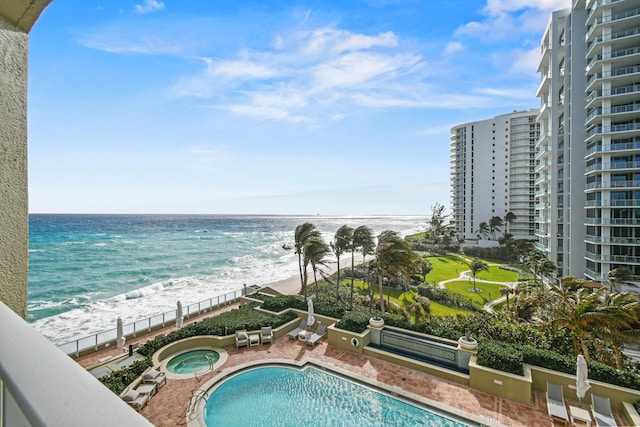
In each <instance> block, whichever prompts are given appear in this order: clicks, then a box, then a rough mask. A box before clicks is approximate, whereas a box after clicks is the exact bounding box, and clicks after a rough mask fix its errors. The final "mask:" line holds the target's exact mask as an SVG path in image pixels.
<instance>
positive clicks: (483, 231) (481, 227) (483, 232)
mask: <svg viewBox="0 0 640 427" xmlns="http://www.w3.org/2000/svg"><path fill="white" fill-rule="evenodd" d="M489 232H490V228H489V224H487V223H486V222H484V221H483V222H481V223H480V224H478V229H477V230H476V234H477V235H478V239H479V238H480V237H482V238H483V239H486V238H487V237H489Z"/></svg>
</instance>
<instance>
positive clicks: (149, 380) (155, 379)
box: [142, 368, 167, 388]
mask: <svg viewBox="0 0 640 427" xmlns="http://www.w3.org/2000/svg"><path fill="white" fill-rule="evenodd" d="M142 382H143V383H145V384H155V385H156V386H158V388H160V387H162V386H163V385H164V384H166V383H167V376H166V375H165V374H164V372H160V371H158V370H156V369H153V368H149V369H147V370H146V371H145V372H144V373H143V374H142Z"/></svg>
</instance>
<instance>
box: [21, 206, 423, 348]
mask: <svg viewBox="0 0 640 427" xmlns="http://www.w3.org/2000/svg"><path fill="white" fill-rule="evenodd" d="M304 222H311V223H313V224H315V225H316V227H317V228H318V229H319V230H320V231H321V232H322V234H323V236H324V238H325V240H326V241H327V242H330V241H331V240H332V237H333V234H334V233H335V231H336V230H337V229H338V228H339V227H340V226H342V225H344V224H347V225H350V226H352V227H357V226H360V225H367V226H369V227H371V228H372V229H373V231H374V233H375V234H378V233H380V232H381V231H384V230H393V231H397V232H399V233H400V234H402V235H406V234H411V233H414V232H418V231H422V230H424V229H425V227H426V217H424V216H366V217H328V216H249V215H246V216H224V215H52V214H32V215H30V217H29V227H30V229H29V234H30V237H29V299H28V313H29V314H28V316H29V321H30V322H31V323H32V325H33V326H34V327H35V328H36V329H37V330H39V331H40V332H41V333H42V334H43V335H44V336H46V337H47V338H49V339H50V340H51V341H53V342H54V343H56V344H62V343H65V342H69V341H72V340H75V339H78V338H83V337H85V336H89V335H92V334H94V333H97V332H100V331H104V330H108V329H112V328H115V319H117V318H118V317H121V318H122V319H123V321H124V322H125V323H129V322H133V321H135V320H138V319H143V318H146V317H149V316H153V315H156V314H159V313H162V312H165V311H168V310H172V309H175V306H176V302H177V301H178V300H180V301H181V302H182V303H183V304H192V303H196V302H198V301H202V300H205V299H208V298H211V297H214V296H217V295H220V294H223V293H226V292H229V291H232V290H236V289H240V288H242V285H243V284H244V283H246V284H248V285H254V284H256V285H261V286H264V285H267V284H269V283H272V282H275V281H278V280H283V279H287V278H290V277H292V276H295V275H297V272H298V266H297V259H296V257H295V255H294V253H293V251H291V250H289V251H287V250H284V249H283V248H282V246H283V245H285V244H286V245H288V246H293V234H294V230H295V228H296V226H297V225H299V224H302V223H304Z"/></svg>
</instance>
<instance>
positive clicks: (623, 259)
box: [584, 252, 640, 264]
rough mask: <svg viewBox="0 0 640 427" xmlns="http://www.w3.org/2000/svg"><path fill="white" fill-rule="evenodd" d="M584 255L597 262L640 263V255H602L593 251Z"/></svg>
mask: <svg viewBox="0 0 640 427" xmlns="http://www.w3.org/2000/svg"><path fill="white" fill-rule="evenodd" d="M584 257H585V258H586V259H589V260H591V261H596V262H616V263H625V264H640V257H637V256H628V255H602V254H594V253H593V252H585V253H584Z"/></svg>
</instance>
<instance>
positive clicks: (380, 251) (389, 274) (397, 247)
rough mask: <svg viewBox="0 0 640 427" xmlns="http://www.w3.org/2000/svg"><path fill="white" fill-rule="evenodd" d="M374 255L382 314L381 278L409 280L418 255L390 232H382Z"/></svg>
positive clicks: (383, 311) (407, 244)
mask: <svg viewBox="0 0 640 427" xmlns="http://www.w3.org/2000/svg"><path fill="white" fill-rule="evenodd" d="M375 255H376V270H377V271H376V273H377V276H378V287H379V289H380V312H382V314H384V313H385V310H384V298H383V295H384V290H383V278H385V277H386V278H388V279H393V278H396V277H402V278H404V279H409V278H410V277H411V275H412V274H413V271H414V269H415V266H416V258H417V257H418V255H416V254H415V253H414V252H413V250H412V249H411V245H410V244H409V243H407V242H406V241H405V240H403V239H402V238H400V236H399V235H398V233H396V232H395V231H390V230H387V231H383V232H382V233H380V235H379V236H378V244H377V246H376V251H375Z"/></svg>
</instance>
